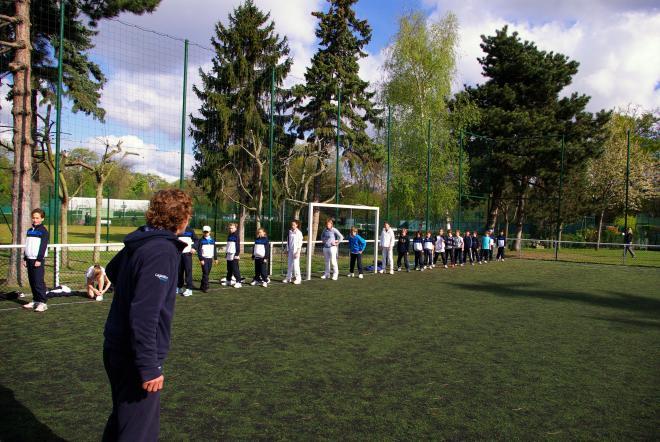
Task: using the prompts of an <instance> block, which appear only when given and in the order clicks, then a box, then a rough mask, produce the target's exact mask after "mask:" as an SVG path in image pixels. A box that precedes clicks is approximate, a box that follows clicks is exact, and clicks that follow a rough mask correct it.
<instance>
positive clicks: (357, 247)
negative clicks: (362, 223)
mask: <svg viewBox="0 0 660 442" xmlns="http://www.w3.org/2000/svg"><path fill="white" fill-rule="evenodd" d="M348 247H349V250H350V252H351V262H350V270H349V273H348V277H349V278H352V277H353V276H355V264H356V263H357V268H358V278H360V279H362V278H364V272H363V271H362V252H364V249H366V248H367V241H366V240H365V239H364V238H362V237H361V236H360V235H359V234H358V229H357V227H355V226H353V227H351V234H350V235H349V236H348Z"/></svg>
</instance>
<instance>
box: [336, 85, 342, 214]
mask: <svg viewBox="0 0 660 442" xmlns="http://www.w3.org/2000/svg"><path fill="white" fill-rule="evenodd" d="M340 137H341V85H340V84H337V158H336V163H335V204H339V148H340V142H341V140H340ZM335 217H336V218H338V217H339V209H338V208H337V209H336V210H335Z"/></svg>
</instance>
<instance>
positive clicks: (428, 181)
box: [426, 119, 431, 230]
mask: <svg viewBox="0 0 660 442" xmlns="http://www.w3.org/2000/svg"><path fill="white" fill-rule="evenodd" d="M430 197H431V120H430V119H429V125H428V129H427V133H426V230H430V226H429V208H430V206H431V205H430V201H431V200H430Z"/></svg>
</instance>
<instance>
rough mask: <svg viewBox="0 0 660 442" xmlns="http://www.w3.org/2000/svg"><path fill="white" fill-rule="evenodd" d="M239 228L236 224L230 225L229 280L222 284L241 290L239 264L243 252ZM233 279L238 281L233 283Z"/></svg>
mask: <svg viewBox="0 0 660 442" xmlns="http://www.w3.org/2000/svg"><path fill="white" fill-rule="evenodd" d="M237 229H238V226H237V225H236V223H230V224H229V236H227V249H226V258H227V280H226V281H225V282H223V283H222V285H233V286H234V288H237V289H240V288H241V287H242V285H241V271H240V269H239V267H238V263H239V261H240V259H241V257H240V256H239V253H240V250H241V243H240V240H239V238H238V232H237ZM232 278H234V279H235V280H236V282H235V283H234V281H232Z"/></svg>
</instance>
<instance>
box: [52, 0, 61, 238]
mask: <svg viewBox="0 0 660 442" xmlns="http://www.w3.org/2000/svg"><path fill="white" fill-rule="evenodd" d="M63 48H64V0H60V38H59V43H58V48H57V99H56V100H57V101H56V105H55V109H56V116H55V179H54V181H55V186H54V187H55V189H54V199H55V210H53V212H57V213H58V214H59V213H60V210H59V205H60V148H61V145H62V75H63V74H62V72H63V66H62V56H63V54H64V50H63ZM59 240H60V237H59V219H58V215H55V216H54V217H53V242H54V243H55V244H57V243H58V242H59Z"/></svg>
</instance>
